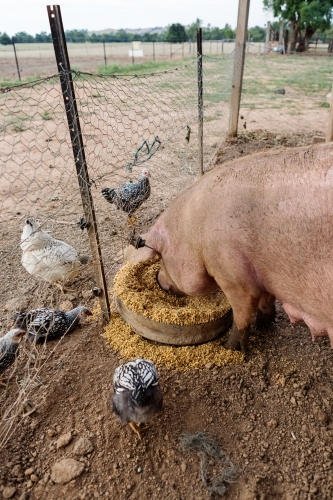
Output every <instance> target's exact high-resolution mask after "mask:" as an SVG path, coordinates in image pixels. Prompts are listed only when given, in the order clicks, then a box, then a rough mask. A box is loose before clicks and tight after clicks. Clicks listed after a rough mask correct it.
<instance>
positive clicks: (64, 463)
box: [51, 458, 84, 484]
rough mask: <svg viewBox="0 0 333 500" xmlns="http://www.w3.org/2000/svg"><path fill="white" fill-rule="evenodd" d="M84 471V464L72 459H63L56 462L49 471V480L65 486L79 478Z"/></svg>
mask: <svg viewBox="0 0 333 500" xmlns="http://www.w3.org/2000/svg"><path fill="white" fill-rule="evenodd" d="M83 471H84V464H83V463H82V462H79V461H78V460H74V459H73V458H64V459H63V460H60V462H56V463H55V464H54V465H53V467H52V470H51V479H52V481H53V482H54V483H57V484H66V483H69V481H72V479H75V478H76V477H78V476H80V475H81V474H82V472H83Z"/></svg>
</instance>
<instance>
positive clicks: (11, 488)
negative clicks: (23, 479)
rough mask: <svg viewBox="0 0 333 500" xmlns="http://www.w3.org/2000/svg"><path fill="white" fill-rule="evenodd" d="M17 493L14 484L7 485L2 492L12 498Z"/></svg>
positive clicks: (6, 496)
mask: <svg viewBox="0 0 333 500" xmlns="http://www.w3.org/2000/svg"><path fill="white" fill-rule="evenodd" d="M15 493H16V488H15V487H14V486H6V487H5V489H4V490H3V492H2V496H3V498H12V497H13V496H14V495H15Z"/></svg>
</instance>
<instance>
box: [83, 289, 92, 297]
mask: <svg viewBox="0 0 333 500" xmlns="http://www.w3.org/2000/svg"><path fill="white" fill-rule="evenodd" d="M81 295H82V297H83V298H84V299H89V298H90V297H91V296H92V292H91V290H82V292H81Z"/></svg>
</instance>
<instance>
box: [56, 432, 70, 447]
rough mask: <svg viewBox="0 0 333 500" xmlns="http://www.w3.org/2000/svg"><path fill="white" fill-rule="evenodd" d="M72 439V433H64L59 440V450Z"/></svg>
mask: <svg viewBox="0 0 333 500" xmlns="http://www.w3.org/2000/svg"><path fill="white" fill-rule="evenodd" d="M71 441H72V433H71V432H66V434H63V435H62V436H60V438H59V439H58V440H57V450H59V448H63V447H64V446H67V445H68V443H70V442H71Z"/></svg>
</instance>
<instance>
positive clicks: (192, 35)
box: [186, 18, 202, 42]
mask: <svg viewBox="0 0 333 500" xmlns="http://www.w3.org/2000/svg"><path fill="white" fill-rule="evenodd" d="M201 25H202V20H201V19H199V18H197V20H196V21H195V22H194V23H192V24H191V25H190V26H189V27H188V28H187V30H186V34H187V38H188V40H192V41H193V42H194V40H196V39H197V29H198V28H200V26H201Z"/></svg>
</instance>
